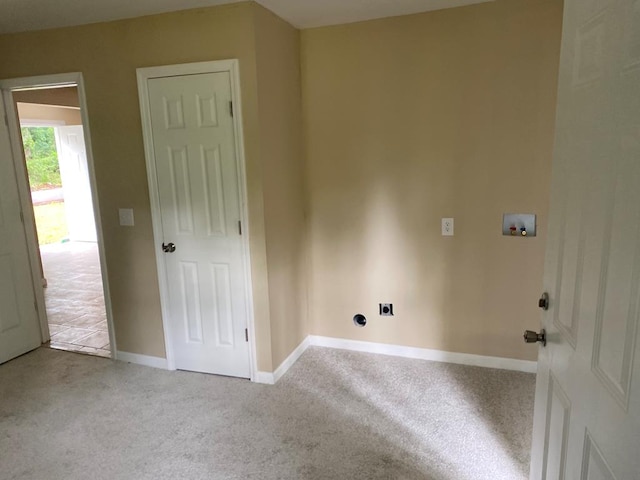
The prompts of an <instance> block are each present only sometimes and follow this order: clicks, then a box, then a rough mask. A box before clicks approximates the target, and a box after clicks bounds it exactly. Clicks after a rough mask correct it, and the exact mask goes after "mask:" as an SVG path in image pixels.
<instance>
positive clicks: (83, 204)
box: [55, 125, 98, 242]
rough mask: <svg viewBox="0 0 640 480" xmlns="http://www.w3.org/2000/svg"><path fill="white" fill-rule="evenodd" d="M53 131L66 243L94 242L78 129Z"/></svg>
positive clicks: (88, 185) (86, 170) (84, 152)
mask: <svg viewBox="0 0 640 480" xmlns="http://www.w3.org/2000/svg"><path fill="white" fill-rule="evenodd" d="M55 131H56V147H57V150H58V162H59V164H60V176H61V178H62V188H63V192H64V208H65V213H66V217H67V226H68V228H69V239H70V240H72V241H75V242H97V241H98V236H97V233H96V222H95V218H94V215H93V200H92V198H91V183H90V181H89V166H88V163H87V149H86V148H85V145H84V132H83V130H82V125H69V126H64V127H56V129H55Z"/></svg>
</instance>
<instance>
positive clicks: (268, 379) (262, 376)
mask: <svg viewBox="0 0 640 480" xmlns="http://www.w3.org/2000/svg"><path fill="white" fill-rule="evenodd" d="M251 381H252V382H254V383H263V384H265V385H273V384H275V383H276V382H275V380H274V378H273V373H271V372H260V371H258V372H256V375H255V377H254V378H252V379H251Z"/></svg>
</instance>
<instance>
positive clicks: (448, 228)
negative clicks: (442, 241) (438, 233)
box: [442, 218, 453, 237]
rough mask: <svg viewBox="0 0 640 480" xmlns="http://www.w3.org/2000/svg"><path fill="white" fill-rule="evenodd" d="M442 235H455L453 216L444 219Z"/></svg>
mask: <svg viewBox="0 0 640 480" xmlns="http://www.w3.org/2000/svg"><path fill="white" fill-rule="evenodd" d="M442 236H443V237H453V218H443V219H442Z"/></svg>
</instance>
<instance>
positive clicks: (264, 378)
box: [253, 336, 311, 385]
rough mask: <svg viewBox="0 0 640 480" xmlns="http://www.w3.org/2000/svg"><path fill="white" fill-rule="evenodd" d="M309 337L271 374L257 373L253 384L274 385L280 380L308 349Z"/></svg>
mask: <svg viewBox="0 0 640 480" xmlns="http://www.w3.org/2000/svg"><path fill="white" fill-rule="evenodd" d="M310 338H311V337H309V336H307V337H306V338H305V339H304V340H303V341H302V342H300V345H298V346H297V347H296V348H295V350H294V351H293V352H291V353H290V354H289V356H288V357H287V358H285V359H284V361H283V362H282V363H281V364H280V366H279V367H278V368H276V369H275V371H274V372H273V373H269V372H257V374H256V376H255V378H254V379H253V381H254V382H255V383H264V384H267V385H274V384H275V383H276V382H277V381H278V380H280V379H281V378H282V376H283V375H284V374H285V373H287V371H288V370H289V369H290V368H291V367H292V366H293V364H294V363H296V362H297V361H298V359H299V358H300V355H302V354H303V353H304V351H305V350H306V349H307V348H309V341H310Z"/></svg>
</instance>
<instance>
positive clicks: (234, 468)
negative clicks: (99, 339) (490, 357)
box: [0, 348, 535, 480]
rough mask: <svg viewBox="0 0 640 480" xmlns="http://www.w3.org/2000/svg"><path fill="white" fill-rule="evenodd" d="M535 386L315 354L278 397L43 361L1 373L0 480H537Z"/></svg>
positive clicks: (104, 365)
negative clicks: (533, 475)
mask: <svg viewBox="0 0 640 480" xmlns="http://www.w3.org/2000/svg"><path fill="white" fill-rule="evenodd" d="M534 381H535V377H534V375H531V374H524V373H515V372H508V371H503V370H492V369H484V368H478V367H466V366H459V365H450V364H440V363H432V362H426V361H421V360H409V359H404V358H395V357H388V356H377V355H371V354H364V353H352V352H345V351H340V350H331V349H320V348H310V349H309V350H308V351H307V352H306V353H305V354H304V355H303V356H302V357H301V359H300V360H299V361H298V362H297V363H296V364H295V365H294V367H293V368H292V369H291V370H290V371H289V373H288V374H287V375H285V377H284V378H283V379H282V380H281V381H280V382H279V383H278V384H277V385H276V386H266V385H257V384H252V383H250V382H248V381H246V380H237V379H231V378H224V377H216V376H210V375H201V374H196V373H188V372H167V371H163V370H157V369H152V368H147V367H141V366H137V365H130V364H125V363H120V362H113V361H111V360H108V359H104V358H99V357H90V356H85V355H79V354H74V353H68V352H64V351H56V350H50V349H39V350H36V351H34V352H32V353H30V354H28V355H25V356H23V357H20V358H18V359H15V360H13V361H11V362H8V363H6V364H4V365H0V478H2V479H3V480H4V479H21V480H22V479H51V480H57V479H91V480H100V479H132V480H143V479H150V480H151V479H154V480H158V479H225V480H227V479H260V480H270V479H345V480H352V479H362V480H373V479H416V480H417V479H420V480H425V479H438V480H483V479H486V480H500V479H504V480H521V479H522V480H525V479H526V478H527V472H528V462H529V447H530V437H531V423H532V411H533V395H534Z"/></svg>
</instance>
